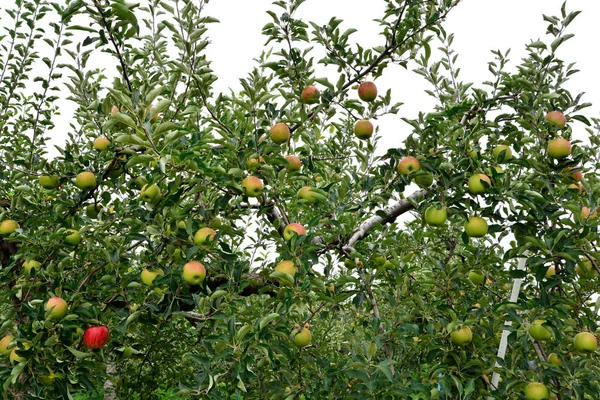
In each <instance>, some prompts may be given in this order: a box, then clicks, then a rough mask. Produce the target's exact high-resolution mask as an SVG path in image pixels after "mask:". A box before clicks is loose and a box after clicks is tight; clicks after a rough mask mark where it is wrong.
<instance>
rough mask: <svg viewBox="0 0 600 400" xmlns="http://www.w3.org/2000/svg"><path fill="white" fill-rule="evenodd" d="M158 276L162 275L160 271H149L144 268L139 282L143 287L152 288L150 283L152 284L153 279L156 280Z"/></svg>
mask: <svg viewBox="0 0 600 400" xmlns="http://www.w3.org/2000/svg"><path fill="white" fill-rule="evenodd" d="M158 275H164V272H163V270H162V269H153V270H149V269H148V268H144V269H143V270H142V273H141V274H140V280H141V281H142V283H143V284H144V285H147V286H152V282H154V279H156V277H157V276H158Z"/></svg>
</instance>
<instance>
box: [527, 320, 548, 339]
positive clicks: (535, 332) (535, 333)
mask: <svg viewBox="0 0 600 400" xmlns="http://www.w3.org/2000/svg"><path fill="white" fill-rule="evenodd" d="M543 323H544V321H542V320H536V321H535V322H534V323H533V324H532V325H531V326H530V327H529V334H530V335H531V337H532V338H534V339H535V340H548V339H551V338H552V333H551V332H550V331H549V330H548V329H547V328H546V327H544V326H543V325H542V324H543Z"/></svg>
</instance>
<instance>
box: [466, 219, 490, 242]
mask: <svg viewBox="0 0 600 400" xmlns="http://www.w3.org/2000/svg"><path fill="white" fill-rule="evenodd" d="M465 232H466V234H467V236H469V237H476V238H480V237H484V236H485V235H486V234H487V232H488V224H487V222H486V220H485V219H483V218H481V217H476V216H470V217H469V221H467V223H466V224H465Z"/></svg>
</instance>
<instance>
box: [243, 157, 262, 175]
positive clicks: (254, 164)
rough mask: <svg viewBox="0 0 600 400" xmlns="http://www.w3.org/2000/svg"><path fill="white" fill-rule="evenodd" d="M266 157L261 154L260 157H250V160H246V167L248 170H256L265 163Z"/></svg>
mask: <svg viewBox="0 0 600 400" xmlns="http://www.w3.org/2000/svg"><path fill="white" fill-rule="evenodd" d="M264 162H265V159H264V158H263V157H262V156H260V157H258V158H250V159H248V161H246V169H247V170H248V171H253V172H256V171H258V170H259V169H260V167H261V165H260V164H264Z"/></svg>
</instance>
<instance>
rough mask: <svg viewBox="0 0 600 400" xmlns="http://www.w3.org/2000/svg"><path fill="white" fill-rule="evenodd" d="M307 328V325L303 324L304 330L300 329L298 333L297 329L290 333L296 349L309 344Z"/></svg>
mask: <svg viewBox="0 0 600 400" xmlns="http://www.w3.org/2000/svg"><path fill="white" fill-rule="evenodd" d="M308 328H309V325H308V324H304V328H302V330H300V331H298V330H299V328H296V329H295V330H294V332H292V335H294V344H295V345H296V346H297V347H306V346H308V345H309V344H310V342H311V339H312V335H311V333H310V331H309V330H308Z"/></svg>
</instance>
